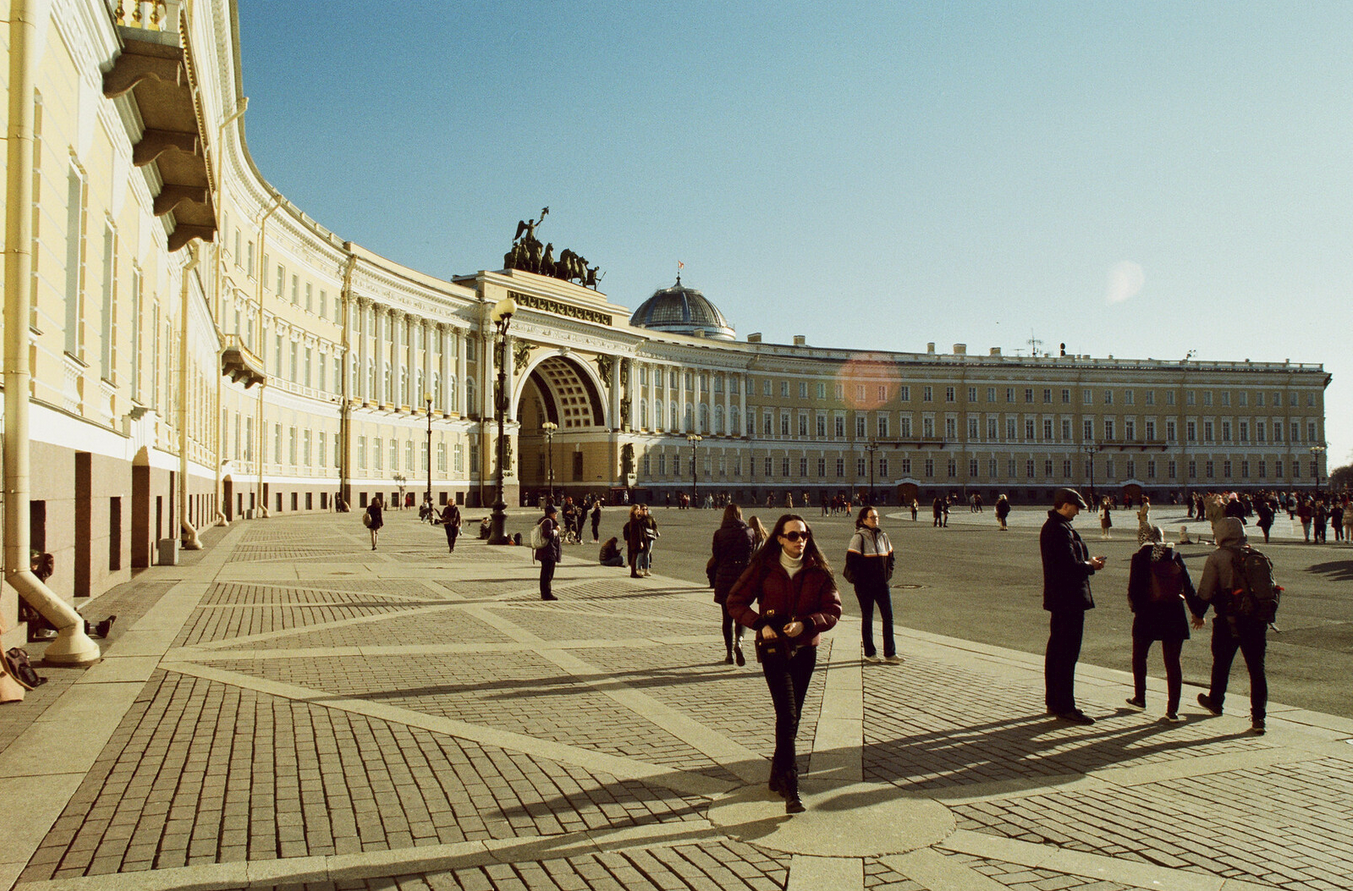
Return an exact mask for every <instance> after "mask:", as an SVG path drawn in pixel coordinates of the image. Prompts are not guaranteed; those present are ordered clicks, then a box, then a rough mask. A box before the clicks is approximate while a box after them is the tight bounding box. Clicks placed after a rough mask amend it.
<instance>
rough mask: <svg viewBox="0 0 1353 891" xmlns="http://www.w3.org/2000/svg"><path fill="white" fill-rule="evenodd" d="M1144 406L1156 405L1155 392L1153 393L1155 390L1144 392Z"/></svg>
mask: <svg viewBox="0 0 1353 891" xmlns="http://www.w3.org/2000/svg"><path fill="white" fill-rule="evenodd" d="M1146 404H1147V405H1155V404H1156V391H1155V390H1147V391H1146Z"/></svg>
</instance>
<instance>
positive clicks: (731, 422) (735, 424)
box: [728, 405, 742, 436]
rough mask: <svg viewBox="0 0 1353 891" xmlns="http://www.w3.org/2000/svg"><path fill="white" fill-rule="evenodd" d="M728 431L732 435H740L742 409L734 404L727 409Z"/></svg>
mask: <svg viewBox="0 0 1353 891" xmlns="http://www.w3.org/2000/svg"><path fill="white" fill-rule="evenodd" d="M728 432H729V433H730V434H732V435H733V436H741V435H742V410H741V409H739V408H738V407H737V406H736V405H735V406H733V407H732V408H730V409H729V410H728Z"/></svg>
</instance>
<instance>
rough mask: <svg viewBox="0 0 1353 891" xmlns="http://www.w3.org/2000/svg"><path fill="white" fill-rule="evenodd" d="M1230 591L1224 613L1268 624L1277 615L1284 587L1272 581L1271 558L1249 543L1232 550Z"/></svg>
mask: <svg viewBox="0 0 1353 891" xmlns="http://www.w3.org/2000/svg"><path fill="white" fill-rule="evenodd" d="M1231 580H1232V581H1231V583H1232V585H1233V586H1234V587H1233V589H1232V591H1231V597H1230V601H1229V603H1228V604H1227V606H1228V609H1227V613H1228V614H1229V615H1232V616H1238V617H1241V618H1246V619H1253V620H1255V621H1256V622H1259V623H1260V624H1263V625H1268V624H1270V623H1272V621H1273V620H1274V619H1275V618H1277V616H1278V601H1279V599H1280V598H1281V597H1282V592H1283V589H1282V587H1281V586H1280V585H1277V584H1275V583H1274V581H1273V561H1272V560H1270V559H1269V558H1267V557H1265V556H1264V555H1263V554H1261V553H1259V552H1258V551H1256V550H1255V549H1254V548H1251V547H1248V546H1247V547H1244V548H1241V549H1239V550H1234V551H1232V552H1231Z"/></svg>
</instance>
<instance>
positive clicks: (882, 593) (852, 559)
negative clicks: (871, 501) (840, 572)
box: [845, 505, 902, 665]
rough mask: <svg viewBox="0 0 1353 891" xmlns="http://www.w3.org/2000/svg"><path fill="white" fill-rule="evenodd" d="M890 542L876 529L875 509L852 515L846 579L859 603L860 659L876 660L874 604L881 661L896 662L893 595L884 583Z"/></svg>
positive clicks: (888, 569)
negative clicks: (878, 627)
mask: <svg viewBox="0 0 1353 891" xmlns="http://www.w3.org/2000/svg"><path fill="white" fill-rule="evenodd" d="M893 563H894V555H893V545H892V542H890V541H888V533H886V532H884V531H883V530H882V529H880V528H879V512H878V511H877V510H875V509H874V508H872V507H869V506H868V505H866V506H865V507H862V508H860V513H859V515H858V516H857V517H856V518H855V534H854V535H852V536H851V537H850V544H849V545H848V546H847V548H846V570H845V575H846V578H848V579H850V583H851V584H852V585H853V586H854V587H855V599H856V600H858V601H859V602H860V617H861V620H862V621H861V623H860V633H861V635H862V637H863V643H864V661H865V662H878V661H879V657H878V650H877V649H875V648H874V607H876V606H877V607H878V611H879V624H880V625H881V626H882V632H883V661H884V662H887V663H889V664H890V665H899V664H901V662H902V657H901V656H898V655H897V642H896V641H895V640H894V639H893V597H892V593H891V592H890V591H889V590H888V582H889V581H891V580H892V577H893Z"/></svg>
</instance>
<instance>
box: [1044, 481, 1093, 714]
mask: <svg viewBox="0 0 1353 891" xmlns="http://www.w3.org/2000/svg"><path fill="white" fill-rule="evenodd" d="M1085 507H1086V504H1085V499H1084V498H1082V497H1081V496H1080V493H1079V492H1077V491H1076V490H1075V489H1058V490H1057V491H1056V492H1054V493H1053V499H1052V510H1050V511H1048V519H1047V522H1045V523H1044V524H1043V530H1042V532H1040V533H1039V536H1038V548H1039V551H1040V553H1041V555H1042V558H1043V609H1045V610H1047V611H1048V612H1049V613H1050V614H1051V615H1050V617H1049V633H1048V648H1047V653H1046V654H1045V656H1044V663H1043V670H1044V682H1045V685H1046V701H1047V707H1048V712H1049V713H1050V714H1053V715H1056V716H1057V717H1058V718H1061V719H1062V720H1064V721H1070V722H1071V723H1073V724H1093V723H1095V719H1094V718H1092V717H1090V716H1089V715H1087V714H1085V712H1083V711H1081V710H1080V709H1079V708H1077V707H1076V661H1077V660H1078V659H1080V653H1081V637H1082V636H1083V634H1084V632H1085V613H1086V611H1087V610H1092V609H1094V608H1095V601H1094V598H1093V597H1092V596H1091V594H1090V576H1092V575H1094V574H1095V572H1096V571H1098V570H1100V569H1103V568H1104V558H1103V557H1091V556H1090V551H1089V549H1088V548H1086V546H1085V542H1083V541H1082V540H1081V537H1080V535H1078V534H1077V533H1076V530H1075V529H1072V528H1071V521H1072V520H1074V519H1075V518H1076V515H1077V514H1079V513H1080V512H1081V510H1083V509H1084V508H1085Z"/></svg>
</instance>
